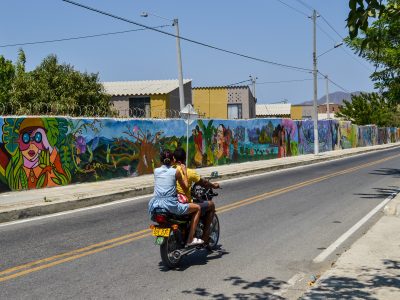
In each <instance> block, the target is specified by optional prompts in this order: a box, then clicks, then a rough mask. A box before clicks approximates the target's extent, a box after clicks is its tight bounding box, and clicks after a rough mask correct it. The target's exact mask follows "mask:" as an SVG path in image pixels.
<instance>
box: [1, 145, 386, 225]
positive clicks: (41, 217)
mask: <svg viewBox="0 0 400 300" xmlns="http://www.w3.org/2000/svg"><path fill="white" fill-rule="evenodd" d="M377 150H386V149H385V148H384V149H377ZM369 153H370V152H364V153H360V154H355V155H351V156H347V157H339V158H336V159H332V160H329V161H322V162H318V163H311V164H308V165H305V166H297V167H292V168H291V167H289V168H286V169H281V170H275V171H267V172H264V173H258V174H254V175H246V176H241V177H238V178H231V179H224V180H220V181H218V182H219V183H226V182H232V181H238V180H246V179H248V178H252V177H256V176H262V175H267V174H275V173H280V172H288V171H290V170H296V169H300V168H305V167H309V166H312V165H320V164H326V163H329V162H332V161H334V160H339V159H346V158H350V157H356V156H361V155H365V154H369ZM151 196H152V194H147V195H142V196H138V197H132V198H126V199H122V200H117V201H112V202H109V203H105V204H99V205H95V206H88V207H84V208H78V209H74V210H70V211H64V212H59V213H55V214H49V215H45V216H40V217H32V218H28V219H23V220H17V221H11V222H7V223H1V224H0V228H1V227H6V226H11V225H17V224H22V223H27V222H33V221H38V220H43V219H49V218H53V217H58V216H63V215H69V214H74V213H79V212H82V211H87V210H92V209H97V208H103V207H107V206H111V205H117V204H121V203H125V202H130V201H136V200H140V199H143V198H147V197H151Z"/></svg>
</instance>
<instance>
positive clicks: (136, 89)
mask: <svg viewBox="0 0 400 300" xmlns="http://www.w3.org/2000/svg"><path fill="white" fill-rule="evenodd" d="M191 81H192V80H191V79H184V80H183V84H186V83H188V82H191ZM103 86H104V89H105V91H106V93H107V94H110V95H112V96H141V95H159V94H168V93H170V92H172V91H173V90H175V89H177V88H179V82H178V80H142V81H114V82H103Z"/></svg>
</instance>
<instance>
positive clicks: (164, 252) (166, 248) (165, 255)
mask: <svg viewBox="0 0 400 300" xmlns="http://www.w3.org/2000/svg"><path fill="white" fill-rule="evenodd" d="M179 249H180V246H179V242H178V237H177V234H176V233H174V231H171V233H170V235H169V237H168V238H166V239H165V240H164V242H163V243H162V244H161V245H160V255H161V260H162V262H163V264H164V265H165V266H167V267H168V268H170V269H174V268H176V267H178V266H179V263H180V261H181V257H178V258H177V257H176V256H174V252H175V251H176V250H179Z"/></svg>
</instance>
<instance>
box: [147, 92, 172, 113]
mask: <svg viewBox="0 0 400 300" xmlns="http://www.w3.org/2000/svg"><path fill="white" fill-rule="evenodd" d="M168 102H169V100H168V96H167V95H165V94H164V95H151V96H150V111H151V117H152V118H166V117H167V116H168V115H167V111H166V108H167V107H168Z"/></svg>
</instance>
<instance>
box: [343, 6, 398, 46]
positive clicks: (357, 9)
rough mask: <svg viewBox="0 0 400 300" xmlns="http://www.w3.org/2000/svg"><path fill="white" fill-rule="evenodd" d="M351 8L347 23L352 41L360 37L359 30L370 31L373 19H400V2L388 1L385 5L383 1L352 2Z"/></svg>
mask: <svg viewBox="0 0 400 300" xmlns="http://www.w3.org/2000/svg"><path fill="white" fill-rule="evenodd" d="M349 7H350V12H349V15H348V17H347V20H346V21H347V27H348V28H349V36H350V38H351V39H354V38H355V37H357V36H358V33H359V29H361V30H362V31H364V32H365V31H366V30H367V29H368V26H369V19H371V18H373V19H380V18H382V17H387V18H392V19H398V18H400V6H399V3H398V1H393V0H388V1H387V5H385V4H383V1H382V0H350V1H349Z"/></svg>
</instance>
